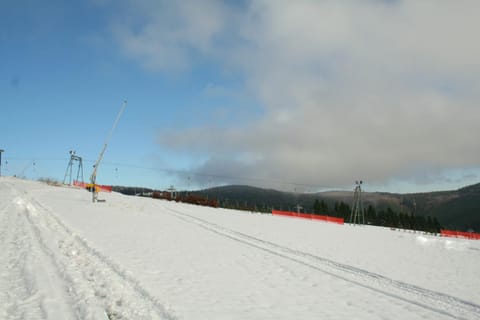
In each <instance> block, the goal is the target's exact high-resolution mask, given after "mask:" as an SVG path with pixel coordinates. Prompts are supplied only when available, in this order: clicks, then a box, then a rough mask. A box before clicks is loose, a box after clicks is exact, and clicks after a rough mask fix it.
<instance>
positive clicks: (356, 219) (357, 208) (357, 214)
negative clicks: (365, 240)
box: [350, 180, 365, 224]
mask: <svg viewBox="0 0 480 320" xmlns="http://www.w3.org/2000/svg"><path fill="white" fill-rule="evenodd" d="M362 184H363V181H361V180H360V181H355V190H354V194H353V205H352V211H351V213H350V223H353V224H365V212H364V210H363V202H362Z"/></svg>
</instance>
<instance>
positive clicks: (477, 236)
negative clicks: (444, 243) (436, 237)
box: [440, 229, 480, 240]
mask: <svg viewBox="0 0 480 320" xmlns="http://www.w3.org/2000/svg"><path fill="white" fill-rule="evenodd" d="M440 234H441V235H442V236H443V237H454V238H464V239H472V240H480V233H475V232H463V231H456V230H446V229H442V230H440Z"/></svg>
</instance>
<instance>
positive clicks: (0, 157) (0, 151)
mask: <svg viewBox="0 0 480 320" xmlns="http://www.w3.org/2000/svg"><path fill="white" fill-rule="evenodd" d="M4 151H5V150H3V149H0V177H1V176H2V152H4Z"/></svg>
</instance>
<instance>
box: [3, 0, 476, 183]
mask: <svg viewBox="0 0 480 320" xmlns="http://www.w3.org/2000/svg"><path fill="white" fill-rule="evenodd" d="M479 10H480V5H479V4H478V2H476V1H457V2H450V1H440V2H438V1H433V0H432V1H423V2H418V1H374V0H365V1H344V2H341V3H340V2H338V1H326V0H324V1H316V0H315V1H308V0H302V1H295V2H291V1H260V0H259V1H214V0H205V1H193V0H192V1H182V2H171V1H133V0H132V1H130V0H122V1H109V0H90V1H82V2H79V3H72V2H71V1H61V0H58V1H45V2H38V1H9V0H7V1H2V2H1V4H0V71H1V72H0V97H1V101H0V106H1V108H0V148H1V149H5V152H4V153H3V156H2V174H3V175H20V176H26V177H27V178H32V179H36V178H39V177H51V178H56V179H58V180H63V176H64V174H65V169H66V166H67V163H68V157H69V154H68V152H69V150H72V149H73V150H76V152H77V154H78V155H80V156H82V157H83V159H84V161H85V162H84V171H85V179H86V180H87V179H88V177H89V175H90V173H91V170H92V164H93V162H94V161H95V160H96V158H97V157H98V155H99V153H100V151H101V149H102V146H103V143H104V142H105V138H106V136H107V134H108V132H109V130H110V127H111V126H112V124H113V121H114V119H115V117H116V115H117V113H118V111H119V109H120V107H121V105H122V102H123V100H125V99H126V100H128V105H127V108H126V110H125V113H124V114H123V116H122V118H121V120H120V122H119V124H118V126H117V128H116V130H115V132H114V133H113V136H112V138H111V140H110V142H109V145H108V149H107V151H106V153H105V157H104V161H103V163H102V165H101V167H100V169H99V172H98V181H99V182H100V183H105V184H120V185H137V186H147V187H153V188H166V187H168V186H170V185H172V184H173V185H175V186H177V187H178V188H202V187H207V186H213V185H218V184H229V183H235V184H252V185H257V186H261V187H271V188H279V189H283V190H289V191H306V192H310V191H317V190H324V189H345V188H347V189H349V188H351V187H352V186H353V182H354V181H355V180H357V179H363V180H364V181H366V188H367V189H370V190H372V191H373V190H380V191H392V192H417V191H429V190H445V189H455V188H458V187H462V186H464V185H468V184H473V183H477V182H478V181H479V180H480V160H479V156H480V148H478V141H477V140H478V138H477V137H478V128H477V127H478V123H479V122H480V121H479V120H480V110H479V108H478V101H479V92H478V87H479V86H478V85H479V84H480V64H479V62H478V56H480V55H479V54H480V44H479V43H478V42H477V41H474V40H473V39H475V34H476V30H478V29H479V28H480V25H479V24H480V23H479V22H477V20H478V19H477V18H476V17H477V15H476V14H475V12H477V13H478V11H479Z"/></svg>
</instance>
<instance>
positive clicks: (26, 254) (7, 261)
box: [0, 188, 78, 319]
mask: <svg viewBox="0 0 480 320" xmlns="http://www.w3.org/2000/svg"><path fill="white" fill-rule="evenodd" d="M7 192H8V194H7V197H6V198H10V197H12V198H13V201H12V199H9V201H8V202H9V205H8V206H5V208H4V209H3V210H2V211H1V214H2V216H3V219H2V220H3V221H2V230H1V232H2V234H3V237H2V242H1V245H2V254H1V258H0V261H1V262H2V263H1V265H2V266H5V268H4V269H3V270H2V271H3V272H2V273H1V277H0V283H1V284H0V286H1V287H2V288H4V292H3V297H2V299H0V301H2V305H3V306H2V307H3V308H2V309H3V311H2V314H0V315H1V318H2V319H38V318H40V319H55V318H56V316H58V315H62V316H63V317H67V318H68V319H75V318H76V319H78V317H76V316H75V314H76V311H75V309H74V308H73V307H72V301H71V299H70V296H69V294H68V292H67V288H66V287H65V286H59V287H57V286H55V287H54V286H52V283H56V284H58V283H63V281H61V280H60V279H61V275H60V274H59V273H58V272H57V271H58V270H57V269H56V267H55V265H54V264H53V263H52V261H51V260H50V259H49V256H48V255H47V254H46V253H45V251H44V250H43V248H42V246H41V244H40V243H39V242H38V241H37V239H36V237H35V234H34V232H33V230H32V228H31V225H30V224H29V222H28V219H27V216H26V213H25V211H24V209H25V208H24V207H23V206H21V205H20V202H21V201H20V199H19V198H18V197H15V195H16V193H15V190H13V189H12V188H10V190H8V191H7ZM3 196H4V197H5V194H3ZM0 296H1V295H0Z"/></svg>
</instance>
